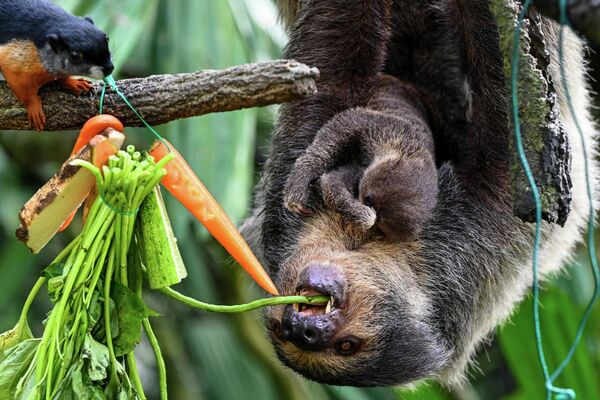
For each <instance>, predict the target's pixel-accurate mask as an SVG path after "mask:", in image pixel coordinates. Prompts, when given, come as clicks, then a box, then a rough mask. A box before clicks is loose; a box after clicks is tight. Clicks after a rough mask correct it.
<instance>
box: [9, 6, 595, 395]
mask: <svg viewBox="0 0 600 400" xmlns="http://www.w3.org/2000/svg"><path fill="white" fill-rule="evenodd" d="M57 2H58V3H60V4H61V5H62V6H64V7H65V8H67V9H68V10H70V11H72V12H74V13H75V14H78V15H90V16H92V17H93V18H94V20H95V22H96V25H98V26H100V27H101V28H102V29H105V30H106V31H107V32H108V34H109V36H110V38H111V49H112V51H113V57H114V62H115V65H116V67H117V70H116V71H115V74H116V75H117V77H127V76H140V75H150V74H155V73H176V72H187V71H195V70H199V69H208V68H223V67H226V66H230V65H234V64H242V63H247V62H253V61H258V60H266V59H272V58H277V57H279V54H280V49H281V48H282V46H283V45H284V43H285V35H284V34H283V32H282V31H281V28H280V27H279V26H278V25H277V24H276V23H275V21H276V10H275V7H274V5H273V4H272V2H271V1H270V0H128V1H116V0H60V1H57ZM275 111H276V109H275V107H269V108H263V109H251V110H243V111H236V112H230V113H223V114H212V115H207V116H203V117H200V118H193V119H189V120H184V121H177V122H173V123H170V124H167V125H164V126H161V127H158V129H159V131H160V132H161V134H163V135H164V136H166V137H168V138H169V140H171V141H172V142H173V143H174V144H175V146H177V147H178V149H179V150H180V151H181V152H182V153H183V154H184V156H185V157H186V158H187V160H188V161H189V162H190V164H191V165H192V167H193V168H194V170H195V171H196V172H197V174H198V175H199V176H200V178H201V179H202V180H203V181H204V183H205V184H206V186H207V187H208V188H209V190H211V192H212V193H213V194H214V196H215V197H216V198H217V199H218V200H219V201H220V202H221V204H222V205H223V207H224V208H225V210H226V211H227V212H228V213H229V215H230V216H231V217H232V218H233V219H234V220H235V221H236V222H238V223H239V222H240V221H242V219H243V218H244V217H245V216H246V215H247V213H248V211H249V206H250V203H251V188H252V186H253V184H254V182H255V181H256V179H257V175H258V171H259V170H260V166H261V164H262V162H263V161H264V158H265V154H266V152H267V151H268V142H269V137H270V131H271V128H272V123H273V120H274V118H275ZM127 131H128V134H129V140H130V141H132V142H134V143H136V144H137V145H140V146H145V145H147V144H148V143H149V142H150V137H149V135H148V133H147V132H146V131H144V130H140V129H128V130H127ZM75 135H76V133H75V132H58V133H43V134H37V133H33V132H31V133H15V132H5V131H1V132H0V204H1V207H0V331H4V330H6V329H9V328H10V327H11V326H12V325H14V323H15V321H16V320H17V315H18V312H19V310H20V307H21V306H22V303H23V301H24V299H25V296H26V294H27V293H28V292H29V289H30V288H31V286H32V285H33V283H34V281H35V279H36V278H37V276H38V275H39V273H40V271H41V269H42V268H43V267H44V266H46V265H47V264H48V262H49V261H50V260H51V258H52V257H53V256H54V255H55V254H56V253H57V252H58V251H59V249H61V248H62V247H63V246H64V245H65V244H66V243H68V241H70V239H72V237H73V234H74V233H75V231H76V230H77V229H80V224H81V223H80V222H79V223H75V224H74V226H73V227H72V228H70V229H71V230H70V231H67V232H66V233H64V234H62V235H60V236H58V237H57V238H55V239H54V240H53V241H52V242H51V244H50V245H49V246H47V248H46V249H45V250H44V251H43V252H42V253H41V254H40V255H38V256H35V257H34V256H32V255H31V254H29V252H28V251H27V250H26V249H25V247H24V246H23V245H21V244H20V243H19V242H17V240H16V239H15V237H14V229H15V228H16V226H17V218H16V215H17V213H18V210H19V209H20V207H21V205H22V204H23V203H24V202H25V201H26V200H27V199H28V198H29V197H30V196H31V195H32V194H33V193H34V192H35V190H37V188H38V187H39V186H40V185H41V184H42V183H43V182H44V181H45V180H46V179H48V178H49V177H50V176H51V175H52V174H53V173H54V171H56V169H57V167H58V165H59V164H60V163H61V162H62V161H63V160H64V159H65V158H66V156H67V154H68V152H69V149H70V147H71V145H72V142H73V140H74V138H75ZM168 206H169V211H170V216H171V219H172V223H173V225H174V229H175V232H176V234H177V236H178V238H179V244H180V248H181V251H182V254H183V257H184V260H185V261H186V265H187V268H188V271H189V275H190V276H189V278H188V279H186V280H185V281H184V283H183V284H182V285H180V286H181V287H180V288H179V289H180V290H182V291H184V292H186V293H188V294H190V295H193V296H195V297H197V298H200V299H202V300H205V301H210V302H214V303H237V302H243V301H247V300H249V299H253V298H257V297H259V296H260V295H261V293H260V291H259V290H257V288H256V287H255V285H253V284H252V283H251V282H250V280H249V279H248V278H247V277H246V276H245V275H244V274H242V272H240V269H238V268H237V267H234V266H233V263H232V262H231V260H230V259H229V258H228V256H227V255H226V254H225V253H224V252H223V251H222V250H221V248H220V247H219V245H218V244H216V243H215V242H214V241H213V240H212V239H211V238H210V236H209V235H208V234H207V233H206V231H205V230H204V229H203V228H202V226H201V225H200V224H199V223H197V222H196V221H195V220H194V219H193V218H192V217H191V215H190V214H189V213H188V212H187V211H186V210H185V209H184V208H183V207H182V206H180V205H179V204H178V203H177V202H175V201H172V199H168ZM583 254H584V253H583V250H582V255H581V256H579V257H576V258H575V259H574V260H573V262H572V264H573V267H572V268H569V269H568V271H567V274H568V275H567V274H565V275H564V276H561V277H558V278H557V279H556V280H554V281H553V282H550V283H548V284H547V285H546V286H545V287H546V290H545V291H544V293H543V295H542V304H543V314H542V318H543V328H544V335H545V336H544V340H545V346H546V351H547V353H548V359H549V361H550V363H551V365H552V366H556V365H557V364H558V362H559V360H560V359H561V358H562V356H563V355H564V354H566V351H567V349H568V345H569V343H570V342H571V340H572V338H573V337H574V334H575V329H576V325H577V322H578V320H579V317H580V315H581V314H582V312H583V309H584V307H585V304H586V301H587V299H589V297H590V296H591V291H592V281H591V275H590V273H589V272H588V267H587V261H586V260H585V256H584V255H583ZM146 299H147V302H148V303H149V304H150V306H151V307H152V308H154V309H157V310H158V311H160V312H161V313H162V314H163V317H161V318H155V319H154V320H153V323H154V324H155V326H156V328H157V332H158V336H159V340H160V342H161V344H162V347H163V350H164V352H165V353H166V357H167V368H168V370H169V374H170V375H169V388H170V396H171V398H172V399H265V400H268V399H348V400H350V399H352V400H354V399H356V400H363V399H364V400H367V399H431V400H434V399H435V400H437V399H465V400H467V399H470V400H471V399H472V400H477V399H506V400H521V399H523V400H524V399H543V398H545V394H544V393H545V392H544V387H543V381H542V376H541V372H540V368H539V366H538V361H537V354H536V351H535V345H534V341H533V327H532V317H531V302H530V300H528V301H526V302H524V303H523V304H522V305H521V307H520V308H519V310H518V312H517V313H515V315H514V317H513V318H512V319H511V321H510V322H509V323H507V324H506V326H505V327H503V328H501V329H499V331H498V335H497V337H496V339H493V340H491V341H490V343H489V344H488V345H487V346H486V347H485V349H483V351H482V352H481V354H480V356H479V357H478V367H477V368H474V369H473V370H472V371H471V374H470V377H471V385H467V386H466V387H465V388H463V389H459V390H458V389H457V390H454V391H452V392H448V391H446V390H443V389H441V388H439V387H437V386H435V385H430V386H426V387H420V388H419V389H418V390H416V391H414V390H413V391H406V390H397V389H356V388H337V387H331V386H324V385H319V384H316V383H312V382H308V381H306V380H304V379H302V378H301V377H299V376H298V375H295V374H294V373H292V372H291V371H289V370H287V369H285V368H284V367H282V366H281V365H280V364H278V362H277V361H276V359H275V357H274V355H273V352H272V350H271V347H270V345H269V344H268V342H267V341H266V339H265V335H264V330H263V329H262V327H261V325H260V314H259V313H258V312H253V313H249V314H244V315H240V316H231V315H213V314H207V313H199V312H196V311H193V310H190V309H187V308H185V307H182V306H180V305H178V304H175V303H174V302H172V301H169V300H166V299H165V298H163V297H161V296H160V295H157V294H152V293H148V294H147V296H146ZM48 307H49V302H48V299H43V298H42V299H40V300H38V301H37V302H36V303H35V307H34V309H33V311H32V313H31V317H32V320H31V325H32V328H33V329H34V331H36V332H37V333H39V332H40V329H41V326H40V321H42V320H43V318H44V313H45V312H46V311H47V310H48ZM34 319H35V320H34ZM586 332H587V334H586V336H585V337H584V339H583V341H582V343H581V345H580V347H579V349H578V351H577V353H576V357H575V359H574V360H573V362H572V364H571V366H570V367H569V368H568V369H567V370H566V371H565V373H564V374H563V377H562V378H561V379H560V380H559V382H558V384H560V385H566V386H569V387H572V388H573V389H575V390H576V391H577V393H578V398H580V399H599V398H600V383H599V382H600V309H599V308H597V309H596V310H595V311H594V314H593V317H592V319H591V321H590V325H589V327H588V329H587V331H586ZM139 358H140V364H139V365H140V369H141V371H142V374H143V376H144V378H145V382H144V386H145V387H147V388H148V394H149V397H150V398H153V399H155V398H157V391H156V374H155V370H154V365H153V359H152V355H151V352H150V351H149V347H148V346H147V344H146V343H142V345H141V346H140V351H139Z"/></svg>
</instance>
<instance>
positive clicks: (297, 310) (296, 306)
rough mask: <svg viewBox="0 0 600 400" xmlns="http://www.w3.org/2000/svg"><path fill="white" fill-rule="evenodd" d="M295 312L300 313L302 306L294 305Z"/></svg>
mask: <svg viewBox="0 0 600 400" xmlns="http://www.w3.org/2000/svg"><path fill="white" fill-rule="evenodd" d="M294 311H296V312H300V304H298V303H294Z"/></svg>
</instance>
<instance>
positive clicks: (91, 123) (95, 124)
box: [58, 114, 123, 232]
mask: <svg viewBox="0 0 600 400" xmlns="http://www.w3.org/2000/svg"><path fill="white" fill-rule="evenodd" d="M108 128H112V129H114V130H116V131H119V132H123V124H122V123H121V121H119V120H118V119H117V118H116V117H113V116H112V115H108V114H100V115H96V116H93V117H92V118H90V119H88V120H87V121H86V123H85V124H83V127H82V128H81V130H80V131H79V136H78V137H77V141H75V146H73V151H71V156H73V155H74V154H75V153H77V152H78V151H79V150H81V148H82V147H83V146H85V145H86V144H88V143H89V142H90V140H92V138H93V137H94V136H96V135H98V134H100V133H102V132H104V131H105V130H106V129H108ZM117 150H118V149H117ZM112 154H115V153H112ZM112 154H108V155H107V156H106V160H108V156H110V155H112ZM106 160H104V162H102V163H94V165H96V166H97V167H100V166H102V165H105V164H106ZM76 213H77V210H75V211H73V212H72V213H71V215H69V217H68V218H67V219H66V221H65V222H64V223H63V224H62V225H61V226H60V228H59V229H58V231H59V232H62V231H64V230H65V229H67V228H68V227H69V225H70V224H71V221H73V218H75V214H76Z"/></svg>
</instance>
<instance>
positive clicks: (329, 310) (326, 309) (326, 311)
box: [325, 300, 331, 314]
mask: <svg viewBox="0 0 600 400" xmlns="http://www.w3.org/2000/svg"><path fill="white" fill-rule="evenodd" d="M330 312H331V300H329V301H328V302H327V305H326V306H325V314H329V313H330Z"/></svg>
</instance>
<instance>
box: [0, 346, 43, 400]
mask: <svg viewBox="0 0 600 400" xmlns="http://www.w3.org/2000/svg"><path fill="white" fill-rule="evenodd" d="M39 343H40V339H29V340H26V341H24V342H21V343H19V344H18V345H17V346H15V347H13V348H11V349H9V350H8V351H7V352H6V358H5V359H4V361H2V363H0V371H2V373H1V374H0V399H20V398H22V397H21V395H22V394H24V393H27V392H29V390H27V389H28V388H29V386H30V385H28V384H26V385H25V390H23V387H22V386H23V382H27V383H28V381H26V380H25V379H27V377H26V376H25V373H26V372H27V370H28V369H29V365H30V364H31V361H32V360H33V357H34V355H35V350H36V349H37V346H38V344H39ZM20 382H21V385H19V383H20Z"/></svg>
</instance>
